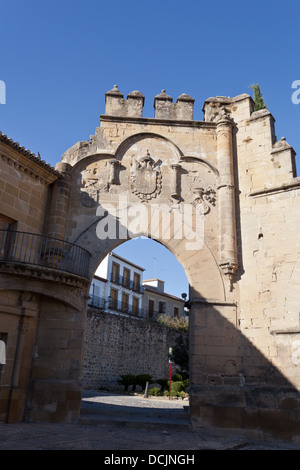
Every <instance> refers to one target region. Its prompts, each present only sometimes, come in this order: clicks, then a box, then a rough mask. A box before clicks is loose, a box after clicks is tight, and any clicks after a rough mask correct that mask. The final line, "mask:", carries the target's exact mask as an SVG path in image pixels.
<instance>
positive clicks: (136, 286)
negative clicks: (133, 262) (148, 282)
mask: <svg viewBox="0 0 300 470" xmlns="http://www.w3.org/2000/svg"><path fill="white" fill-rule="evenodd" d="M140 284H141V276H140V275H139V274H137V273H134V277H133V290H134V291H135V292H139V290H140Z"/></svg>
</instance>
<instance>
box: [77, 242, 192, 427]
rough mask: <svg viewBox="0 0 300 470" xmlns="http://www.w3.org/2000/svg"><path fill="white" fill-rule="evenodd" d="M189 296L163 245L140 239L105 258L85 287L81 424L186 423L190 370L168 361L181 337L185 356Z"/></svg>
mask: <svg viewBox="0 0 300 470" xmlns="http://www.w3.org/2000/svg"><path fill="white" fill-rule="evenodd" d="M182 294H185V295H183V296H182ZM188 298H189V283H188V280H187V276H186V274H185V272H184V269H183V267H182V266H181V265H180V263H179V262H178V260H177V259H176V257H175V256H174V255H173V254H172V253H171V252H170V251H169V250H168V249H167V248H166V247H165V246H164V245H163V244H161V243H159V242H156V241H154V240H152V239H150V238H147V237H145V236H140V237H137V238H134V239H131V240H128V241H126V242H124V243H122V244H121V245H119V246H118V247H116V248H115V249H114V250H113V251H112V252H109V253H108V254H107V255H106V256H105V258H104V259H103V260H102V262H101V263H100V265H99V267H98V268H97V269H96V272H95V275H94V277H93V279H92V282H91V289H90V300H89V307H88V311H87V318H86V328H85V338H84V354H83V366H82V378H81V381H82V389H83V399H82V413H81V419H83V420H87V419H90V413H91V412H93V413H94V414H95V416H96V417H97V416H98V419H99V420H100V421H103V416H101V413H104V415H105V417H106V418H107V415H108V414H109V415H110V419H111V420H112V421H113V420H116V419H117V420H119V421H120V420H122V419H123V420H124V421H127V420H129V419H135V420H136V419H140V417H141V416H142V417H143V419H146V422H147V420H155V419H157V418H159V419H158V422H161V421H162V420H163V422H166V419H169V418H170V419H171V415H172V420H173V421H171V422H173V424H175V425H176V423H177V424H178V423H180V424H181V425H183V424H185V425H189V424H188V423H189V421H188V419H189V414H188V413H187V411H188V407H189V393H188V391H189V388H188V386H189V382H188V367H187V368H185V369H184V367H182V363H180V361H178V358H176V363H175V362H173V360H174V358H173V360H172V361H170V360H169V359H170V358H169V353H170V348H177V342H178V340H177V339H178V338H179V337H182V338H184V339H185V340H186V338H187V342H186V347H185V348H182V357H186V354H188V349H187V348H188V346H187V345H188V329H189V327H188V324H189V321H188V309H187V307H186V299H188ZM170 378H171V387H170V382H169V381H170ZM145 398H147V400H145ZM95 416H94V418H93V419H97V418H96V417H95ZM176 418H179V419H180V421H178V422H177V420H176ZM183 418H185V419H183ZM166 424H167V422H166Z"/></svg>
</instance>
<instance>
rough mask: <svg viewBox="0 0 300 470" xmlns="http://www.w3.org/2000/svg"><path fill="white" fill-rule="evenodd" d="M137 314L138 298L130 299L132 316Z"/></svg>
mask: <svg viewBox="0 0 300 470" xmlns="http://www.w3.org/2000/svg"><path fill="white" fill-rule="evenodd" d="M138 314H139V298H138V297H133V299H132V315H138Z"/></svg>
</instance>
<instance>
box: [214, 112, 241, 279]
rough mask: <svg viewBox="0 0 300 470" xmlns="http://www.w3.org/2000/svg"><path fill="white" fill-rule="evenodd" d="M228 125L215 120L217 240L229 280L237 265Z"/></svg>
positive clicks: (230, 141)
mask: <svg viewBox="0 0 300 470" xmlns="http://www.w3.org/2000/svg"><path fill="white" fill-rule="evenodd" d="M232 126H233V123H232V121H231V119H229V118H228V117H227V116H221V117H220V119H219V120H218V121H217V157H218V169H219V184H218V199H219V222H220V243H221V245H220V261H219V265H220V267H221V269H222V271H223V273H224V274H225V275H227V276H228V277H229V280H230V282H231V281H232V277H233V275H234V273H235V271H236V270H237V267H238V261H237V246H236V214H235V185H234V172H233V152H232Z"/></svg>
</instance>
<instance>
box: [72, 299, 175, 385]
mask: <svg viewBox="0 0 300 470" xmlns="http://www.w3.org/2000/svg"><path fill="white" fill-rule="evenodd" d="M177 335H178V333H177V332H176V331H172V330H170V329H169V328H167V327H165V326H163V325H159V324H157V323H154V322H150V321H146V320H143V319H140V318H135V317H130V318H129V317H126V316H121V315H114V314H111V313H106V312H103V311H100V310H97V309H91V308H89V309H88V313H87V320H86V329H85V340H84V358H83V365H82V378H81V383H82V387H83V388H88V389H99V388H102V387H103V388H108V389H116V388H118V387H119V388H122V389H123V387H120V386H119V385H118V383H117V380H118V379H119V378H120V375H122V374H133V375H137V374H150V375H151V376H152V377H153V378H154V379H161V378H168V377H169V371H170V365H169V360H168V350H169V347H171V346H172V345H173V344H174V340H175V337H176V336H177Z"/></svg>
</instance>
